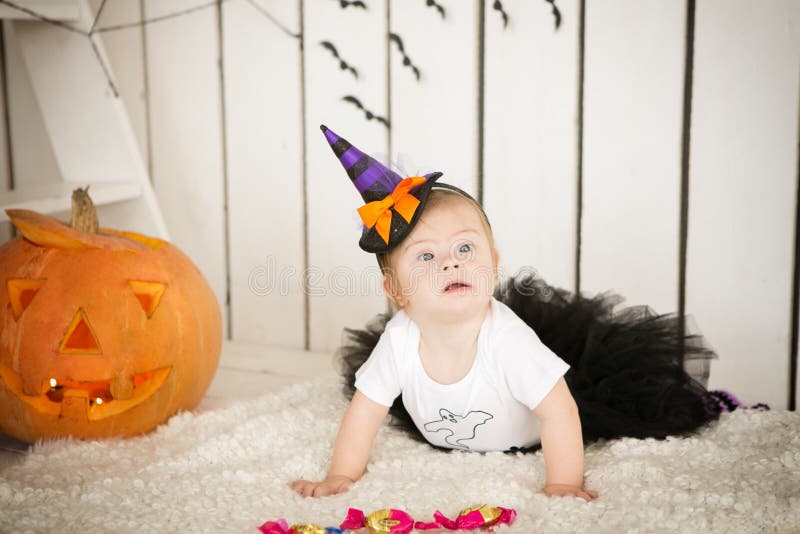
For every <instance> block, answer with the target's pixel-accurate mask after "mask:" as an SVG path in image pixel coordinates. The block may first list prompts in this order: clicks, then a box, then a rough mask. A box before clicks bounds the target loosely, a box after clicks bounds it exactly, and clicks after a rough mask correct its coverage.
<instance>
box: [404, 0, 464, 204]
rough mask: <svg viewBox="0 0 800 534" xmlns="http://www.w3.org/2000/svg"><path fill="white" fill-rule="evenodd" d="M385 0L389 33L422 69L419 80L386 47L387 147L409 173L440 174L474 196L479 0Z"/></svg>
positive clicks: (448, 181) (444, 180)
mask: <svg viewBox="0 0 800 534" xmlns="http://www.w3.org/2000/svg"><path fill="white" fill-rule="evenodd" d="M437 3H438V4H439V5H441V6H442V7H443V8H444V10H445V17H444V18H442V16H441V15H440V14H439V12H438V11H437V10H436V9H434V8H432V7H430V6H428V5H427V3H426V2H391V3H390V6H389V7H390V10H391V13H390V16H391V31H392V33H394V34H396V35H398V36H400V38H401V39H402V42H403V46H404V49H405V52H406V55H407V56H408V57H409V58H410V61H411V62H412V63H413V64H414V65H415V66H417V68H419V70H420V79H419V81H417V78H416V76H415V75H414V74H413V73H412V71H411V70H410V69H409V68H408V67H405V66H404V65H403V56H402V55H401V54H400V53H399V52H398V49H397V46H396V45H395V44H392V45H391V47H390V48H391V54H390V56H391V84H392V86H391V95H392V96H391V106H392V134H391V136H392V149H393V151H394V152H395V153H401V154H403V155H404V156H406V158H404V159H407V163H405V165H408V166H412V167H413V168H410V169H404V170H405V171H406V172H407V173H408V174H409V175H412V176H413V175H417V174H425V173H428V172H433V171H441V172H443V173H444V176H442V178H440V180H442V181H443V182H447V183H449V184H452V185H455V186H457V187H460V188H462V189H464V190H465V191H467V192H468V193H470V194H473V195H474V194H475V193H476V190H477V175H478V169H477V164H478V143H477V138H478V116H477V112H478V96H477V95H478V93H477V80H478V74H477V65H478V53H479V50H480V49H479V46H478V38H477V29H478V17H479V13H480V11H479V7H480V2H478V1H477V0H458V1H445V0H442V1H439V2H437Z"/></svg>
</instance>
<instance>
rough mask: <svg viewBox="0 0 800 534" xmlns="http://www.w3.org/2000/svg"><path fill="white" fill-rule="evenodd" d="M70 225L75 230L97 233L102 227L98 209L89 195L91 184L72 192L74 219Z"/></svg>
mask: <svg viewBox="0 0 800 534" xmlns="http://www.w3.org/2000/svg"><path fill="white" fill-rule="evenodd" d="M69 226H70V228H72V229H73V230H78V231H80V232H88V233H90V234H96V233H97V232H98V231H99V229H100V222H99V221H98V219H97V210H96V209H95V207H94V203H93V202H92V199H91V197H89V186H88V185H87V186H86V188H85V189H81V188H80V187H79V188H78V189H76V190H74V191H73V192H72V219H71V220H70V221H69Z"/></svg>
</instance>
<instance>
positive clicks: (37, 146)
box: [3, 21, 61, 187]
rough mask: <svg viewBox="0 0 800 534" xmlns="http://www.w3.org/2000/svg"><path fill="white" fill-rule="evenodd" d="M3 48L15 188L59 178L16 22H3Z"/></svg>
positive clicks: (51, 181) (52, 181)
mask: <svg viewBox="0 0 800 534" xmlns="http://www.w3.org/2000/svg"><path fill="white" fill-rule="evenodd" d="M3 39H4V46H5V51H6V73H7V75H8V79H7V80H6V83H7V88H8V94H7V95H6V98H8V123H9V124H8V127H9V136H10V148H11V163H12V167H11V173H12V175H13V176H14V182H15V184H16V185H17V186H18V187H20V186H21V187H24V186H31V185H38V184H47V183H54V182H57V181H59V180H60V179H61V171H60V170H59V169H58V163H56V158H55V155H54V154H53V148H52V145H51V143H50V139H49V137H48V135H47V129H46V128H45V125H44V120H43V118H42V112H41V110H40V108H39V104H38V103H37V102H36V94H35V93H34V91H33V86H32V85H31V80H30V76H29V75H28V68H27V67H26V66H25V60H24V59H23V57H22V52H21V51H20V49H19V43H18V42H17V33H16V24H15V23H13V22H10V21H4V22H3Z"/></svg>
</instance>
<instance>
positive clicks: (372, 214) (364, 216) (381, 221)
mask: <svg viewBox="0 0 800 534" xmlns="http://www.w3.org/2000/svg"><path fill="white" fill-rule="evenodd" d="M426 181H427V180H426V179H425V178H424V177H422V176H414V177H411V178H405V179H404V180H402V181H401V182H400V183H398V184H397V185H396V186H395V188H394V191H392V192H391V193H389V194H388V195H386V196H385V197H383V200H376V201H374V202H368V203H366V204H364V205H363V206H361V207H360V208H358V214H359V215H360V216H361V220H362V221H363V222H364V224H365V225H366V227H367V228H372V227H374V228H375V230H377V232H378V235H380V236H381V237H382V238H383V241H384V242H385V243H386V244H387V245H388V244H389V230H390V229H391V227H392V209H394V211H396V212H397V213H398V214H399V215H400V216H401V217H403V219H405V220H406V222H407V223H410V222H411V218H412V217H413V216H414V212H415V211H416V210H417V206H419V200H418V199H417V197H415V196H414V195H412V194H411V193H409V191H411V190H412V189H414V188H415V187H418V186H420V185H422V184H424V183H425V182H426Z"/></svg>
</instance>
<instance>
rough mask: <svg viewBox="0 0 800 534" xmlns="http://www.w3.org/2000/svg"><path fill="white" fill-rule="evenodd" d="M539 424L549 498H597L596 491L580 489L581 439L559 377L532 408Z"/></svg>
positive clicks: (575, 413)
mask: <svg viewBox="0 0 800 534" xmlns="http://www.w3.org/2000/svg"><path fill="white" fill-rule="evenodd" d="M533 413H534V415H536V417H538V418H539V420H540V421H541V424H542V453H543V454H544V463H545V469H546V471H547V475H546V476H547V480H546V482H545V487H544V493H545V495H549V496H562V497H563V496H572V497H581V498H583V499H586V500H587V501H591V500H593V499H596V498H597V492H596V491H592V490H584V489H583V436H582V435H581V420H580V417H579V416H578V407H577V405H576V404H575V400H574V399H573V398H572V394H571V393H570V392H569V388H568V387H567V383H566V382H565V381H564V379H563V378H560V379H559V380H558V382H557V383H556V385H555V387H553V389H552V390H551V391H550V393H548V394H547V396H546V397H545V398H544V400H542V402H541V403H539V405H538V406H537V407H536V408H535V409H534V411H533Z"/></svg>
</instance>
